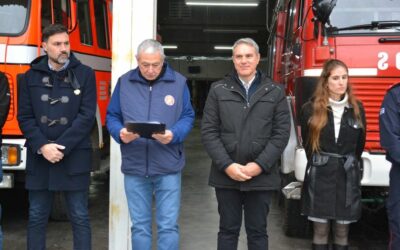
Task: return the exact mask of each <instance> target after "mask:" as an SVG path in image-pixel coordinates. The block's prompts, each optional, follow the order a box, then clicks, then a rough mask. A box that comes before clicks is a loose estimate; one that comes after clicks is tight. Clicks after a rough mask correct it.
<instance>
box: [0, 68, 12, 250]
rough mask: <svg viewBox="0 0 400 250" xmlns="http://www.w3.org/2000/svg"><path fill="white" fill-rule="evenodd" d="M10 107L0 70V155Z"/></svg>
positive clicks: (0, 172)
mask: <svg viewBox="0 0 400 250" xmlns="http://www.w3.org/2000/svg"><path fill="white" fill-rule="evenodd" d="M9 107H10V87H9V86H8V80H7V77H6V76H5V75H4V73H3V72H0V155H1V135H2V128H3V125H4V123H5V122H6V120H7V115H8V110H9ZM1 163H2V162H1V161H0V182H2V180H3V168H2V165H1ZM0 222H1V203H0ZM2 249H3V232H2V231H1V224H0V250H2Z"/></svg>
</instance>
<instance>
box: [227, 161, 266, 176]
mask: <svg viewBox="0 0 400 250" xmlns="http://www.w3.org/2000/svg"><path fill="white" fill-rule="evenodd" d="M261 172H262V168H261V167H260V166H259V165H258V164H257V163H255V162H249V163H247V164H246V165H241V164H239V163H232V164H231V165H229V166H228V167H227V168H226V169H225V173H226V174H227V175H228V176H229V177H230V178H231V179H233V180H235V181H247V180H250V179H251V178H253V177H255V176H257V175H259V174H261Z"/></svg>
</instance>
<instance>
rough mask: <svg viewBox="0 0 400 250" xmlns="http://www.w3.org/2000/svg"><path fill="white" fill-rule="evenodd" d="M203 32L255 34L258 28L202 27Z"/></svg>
mask: <svg viewBox="0 0 400 250" xmlns="http://www.w3.org/2000/svg"><path fill="white" fill-rule="evenodd" d="M203 32H205V33H238V34H256V33H258V30H254V29H210V28H209V29H203Z"/></svg>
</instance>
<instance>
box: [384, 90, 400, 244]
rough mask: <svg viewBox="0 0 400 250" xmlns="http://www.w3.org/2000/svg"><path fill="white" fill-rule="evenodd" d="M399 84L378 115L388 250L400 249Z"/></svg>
mask: <svg viewBox="0 0 400 250" xmlns="http://www.w3.org/2000/svg"><path fill="white" fill-rule="evenodd" d="M399 110H400V83H397V84H394V85H393V86H392V87H391V88H390V89H389V90H388V92H387V93H386V95H385V98H384V99H383V102H382V106H381V110H380V114H379V126H380V139H381V145H382V147H383V148H384V149H385V150H386V159H387V160H388V161H390V162H391V163H392V168H391V169H390V184H389V196H388V199H387V204H386V208H387V214H388V220H389V228H390V241H389V248H388V249H389V250H398V249H400V113H399Z"/></svg>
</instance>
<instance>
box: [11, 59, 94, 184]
mask: <svg viewBox="0 0 400 250" xmlns="http://www.w3.org/2000/svg"><path fill="white" fill-rule="evenodd" d="M71 71H72V73H71ZM73 75H75V79H76V81H74V80H73V78H74V76H73ZM77 89H79V90H77ZM95 114H96V81H95V75H94V71H93V70H92V69H91V68H89V67H88V66H85V65H83V64H82V63H81V62H80V61H78V60H77V59H76V58H75V57H74V55H73V54H72V53H71V56H70V63H69V65H68V66H67V68H66V70H62V71H59V72H55V71H51V70H50V69H49V66H48V57H47V56H42V57H39V58H37V59H36V60H34V61H33V62H32V64H31V69H30V70H28V71H27V72H26V74H25V75H24V77H23V80H22V82H21V83H20V86H19V96H18V122H19V126H20V128H21V130H22V133H23V134H24V136H25V138H26V140H27V141H26V147H27V148H28V150H27V162H26V172H27V175H26V188H27V189H34V190H41V189H48V190H83V189H87V188H88V186H89V177H90V169H91V157H92V149H91V141H90V132H91V130H92V128H93V126H94V122H95ZM51 142H54V143H57V144H60V145H63V146H65V149H64V150H63V152H64V158H63V159H62V160H61V161H60V162H58V163H51V162H49V161H47V160H46V159H45V158H44V157H43V155H42V154H40V152H39V150H40V148H41V147H42V146H43V145H45V144H47V143H51Z"/></svg>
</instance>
